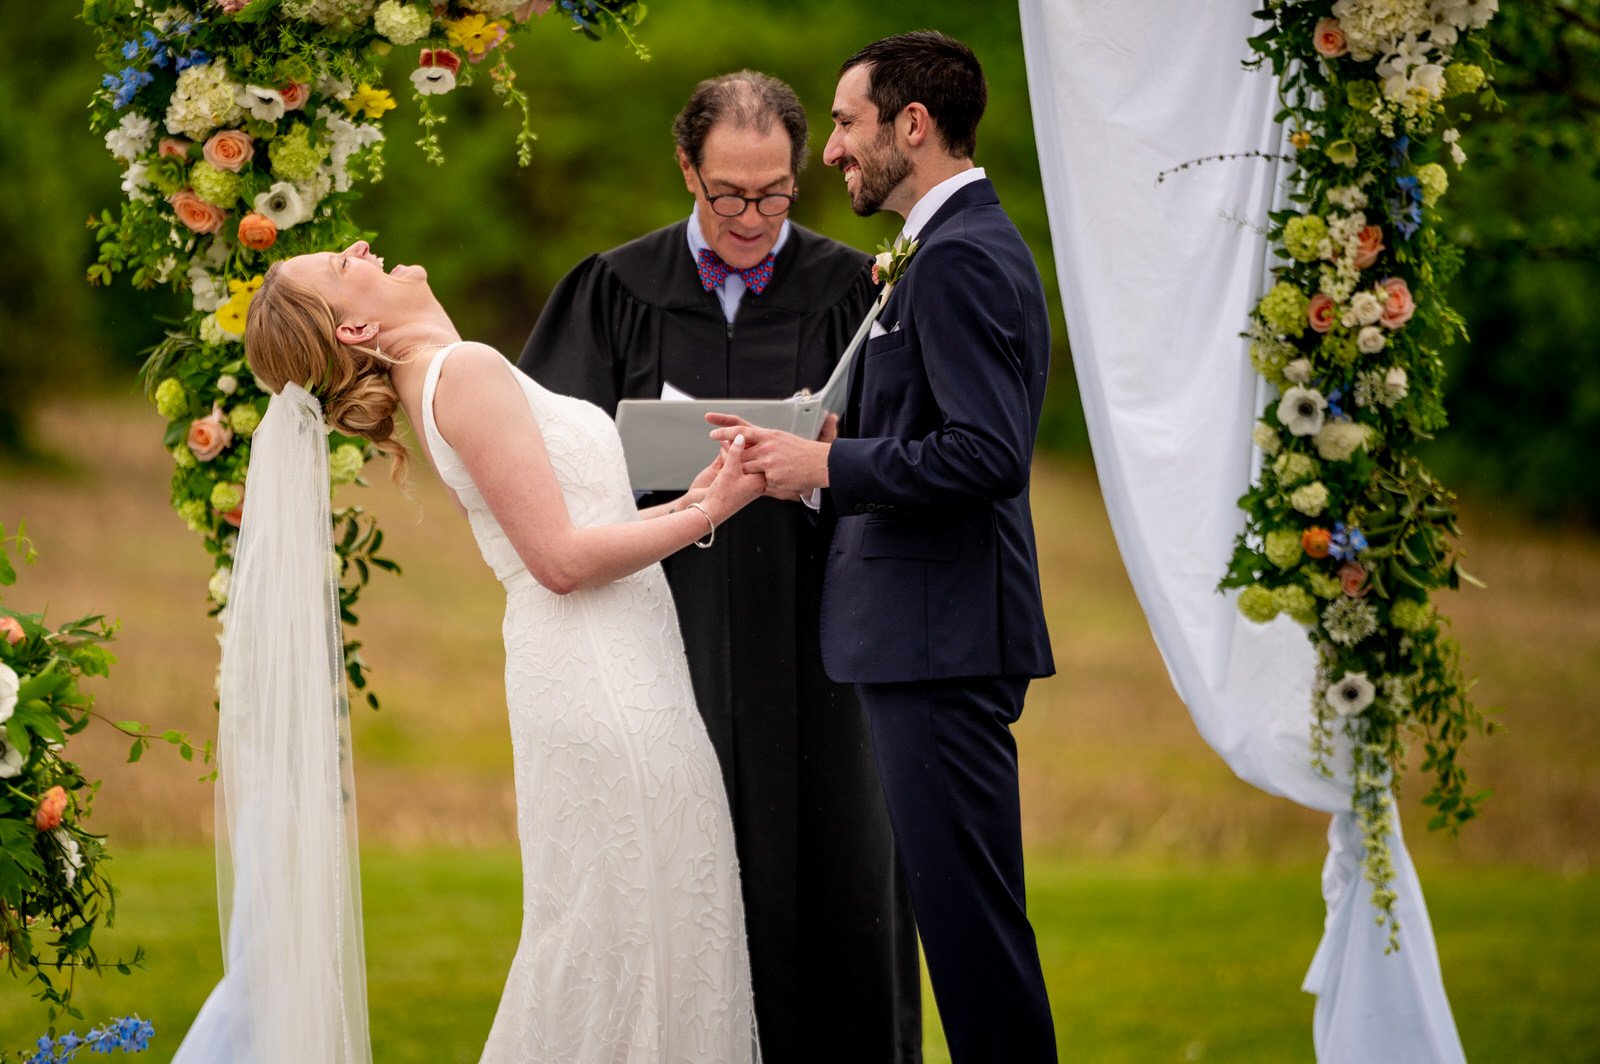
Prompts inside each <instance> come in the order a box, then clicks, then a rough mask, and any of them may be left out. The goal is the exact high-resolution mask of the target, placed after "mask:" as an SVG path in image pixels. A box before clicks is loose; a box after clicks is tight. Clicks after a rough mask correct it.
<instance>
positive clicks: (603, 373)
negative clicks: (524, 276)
mask: <svg viewBox="0 0 1600 1064" xmlns="http://www.w3.org/2000/svg"><path fill="white" fill-rule="evenodd" d="M640 313H641V308H640V306H639V304H638V303H637V301H635V300H634V299H633V297H632V296H631V295H630V294H629V293H628V292H627V291H626V290H625V289H624V288H623V287H622V284H621V282H620V281H618V280H617V278H616V275H615V274H613V273H612V271H611V268H610V267H609V266H608V265H607V264H606V262H605V260H604V259H602V258H601V257H600V256H599V255H591V256H589V258H587V259H585V260H584V261H583V262H580V263H579V264H578V265H577V266H575V267H573V268H572V271H571V272H570V273H568V274H567V275H566V276H565V277H563V278H562V279H561V281H560V283H559V284H557V285H556V287H555V290H554V291H552V292H551V293H550V298H549V300H547V301H546V302H545V305H544V310H542V311H541V312H540V314H539V320H538V321H537V322H536V323H535V324H534V326H533V332H532V333H531V334H530V335H529V336H528V342H527V343H526V344H525V345H524V346H523V348H522V356H521V357H520V358H518V359H517V366H518V367H519V368H520V369H521V370H522V371H523V372H524V373H526V374H528V376H530V377H532V378H533V379H534V380H536V381H538V382H539V383H540V384H541V385H543V386H544V387H546V388H548V389H550V390H551V391H553V392H558V393H560V394H562V395H571V396H576V397H577V398H579V399H586V400H588V401H589V402H591V403H594V404H595V405H596V406H598V407H600V408H601V409H602V410H604V411H605V412H606V413H607V414H610V415H612V416H613V417H614V416H616V412H617V402H618V400H620V399H622V398H624V395H623V386H622V382H623V380H624V379H625V376H626V368H627V367H626V365H625V360H626V358H627V357H628V354H629V353H630V351H631V350H632V349H633V347H634V345H633V344H632V342H631V338H632V336H633V334H634V333H635V332H636V331H637V330H636V328H635V326H636V324H637V321H638V318H639V315H640Z"/></svg>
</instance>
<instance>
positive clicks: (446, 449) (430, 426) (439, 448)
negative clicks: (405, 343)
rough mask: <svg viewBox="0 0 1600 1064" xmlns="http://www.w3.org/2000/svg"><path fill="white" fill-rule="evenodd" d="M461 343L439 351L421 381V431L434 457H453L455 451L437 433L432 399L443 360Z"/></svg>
mask: <svg viewBox="0 0 1600 1064" xmlns="http://www.w3.org/2000/svg"><path fill="white" fill-rule="evenodd" d="M461 343H462V341H460V340H457V341H456V342H455V343H453V344H449V345H446V346H445V347H444V348H442V349H440V351H439V353H438V354H437V355H434V356H433V361H432V362H431V363H429V364H428V374H427V376H425V377H423V379H422V431H423V434H424V435H426V436H427V439H428V450H430V451H432V452H433V453H434V454H436V455H449V456H450V457H452V458H454V457H455V449H454V448H453V447H451V446H450V445H449V444H448V443H446V442H445V439H444V435H443V434H442V433H440V431H439V422H438V420H437V419H436V418H435V417H434V416H433V397H434V396H435V395H436V394H438V391H439V373H440V371H441V370H443V369H444V360H445V359H447V358H449V357H450V352H452V351H454V350H455V349H456V347H457V346H459V345H460V344H461Z"/></svg>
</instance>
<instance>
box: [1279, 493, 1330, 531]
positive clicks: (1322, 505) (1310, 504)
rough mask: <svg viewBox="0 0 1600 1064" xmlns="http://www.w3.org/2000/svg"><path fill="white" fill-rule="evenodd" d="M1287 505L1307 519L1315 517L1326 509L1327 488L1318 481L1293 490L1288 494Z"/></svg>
mask: <svg viewBox="0 0 1600 1064" xmlns="http://www.w3.org/2000/svg"><path fill="white" fill-rule="evenodd" d="M1289 505H1290V506H1293V507H1294V508H1295V509H1296V510H1299V511H1300V512H1301V513H1303V514H1305V515H1306V516H1307V517H1315V516H1317V515H1318V514H1320V513H1321V512H1322V511H1323V510H1326V509H1327V508H1328V488H1327V486H1326V485H1324V484H1323V483H1322V481H1320V480H1314V481H1312V482H1311V483H1310V484H1305V485H1303V486H1301V487H1298V488H1295V489H1294V491H1292V492H1290V493H1289ZM1296 542H1297V543H1298V541H1296Z"/></svg>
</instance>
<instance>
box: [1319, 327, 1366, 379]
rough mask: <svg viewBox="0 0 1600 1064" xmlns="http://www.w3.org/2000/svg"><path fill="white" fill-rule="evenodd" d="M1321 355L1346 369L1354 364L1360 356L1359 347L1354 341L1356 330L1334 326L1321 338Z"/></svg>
mask: <svg viewBox="0 0 1600 1064" xmlns="http://www.w3.org/2000/svg"><path fill="white" fill-rule="evenodd" d="M1320 346H1321V351H1322V355H1323V356H1324V357H1325V358H1327V359H1328V360H1329V361H1330V362H1333V363H1334V364H1335V365H1338V366H1342V367H1344V368H1346V369H1348V368H1349V367H1351V366H1353V365H1355V364H1356V360H1357V359H1359V358H1361V357H1362V356H1361V348H1360V346H1358V345H1357V343H1356V331H1355V330H1354V329H1345V328H1339V327H1335V328H1334V329H1333V331H1331V332H1330V333H1328V335H1326V336H1324V337H1323V338H1322V344H1321V345H1320Z"/></svg>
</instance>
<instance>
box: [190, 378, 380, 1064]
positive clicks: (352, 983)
mask: <svg viewBox="0 0 1600 1064" xmlns="http://www.w3.org/2000/svg"><path fill="white" fill-rule="evenodd" d="M234 558H235V563H234V571H233V580H232V587H231V589H230V593H229V597H228V598H229V601H228V609H227V617H226V621H225V623H224V625H223V648H222V680H221V720H220V723H219V726H218V765H219V768H220V773H221V784H220V786H219V788H218V790H217V886H218V901H219V908H220V910H221V914H222V940H223V954H224V959H225V972H226V974H225V975H224V977H223V980H222V982H221V983H219V984H218V985H217V988H216V989H215V990H214V991H213V992H212V994H211V997H210V998H209V999H208V1000H207V1001H206V1004H205V1007H204V1008H203V1009H202V1010H201V1013H200V1016H199V1017H198V1018H197V1019H196V1020H195V1023H194V1026H193V1027H192V1028H191V1029H190V1031H189V1033H188V1035H187V1036H185V1039H184V1043H183V1045H182V1046H180V1047H179V1050H178V1053H177V1056H175V1057H174V1058H173V1059H174V1064H222V1062H228V1064H286V1062H290V1061H294V1062H304V1064H370V1061H371V1059H372V1050H371V1046H370V1044H369V1041H368V1030H367V1004H366V1001H367V997H366V967H365V959H364V951H363V947H362V933H361V884H360V874H359V862H358V859H357V850H356V815H355V789H354V784H353V781H352V772H351V767H352V766H351V747H350V727H349V724H350V721H349V705H348V702H347V701H346V698H345V679H344V661H343V652H342V642H341V638H340V635H341V629H340V621H339V597H338V586H337V569H336V565H337V562H336V557H335V555H334V553H333V544H332V534H331V529H330V524H329V480H328V441H327V430H326V427H325V426H324V424H323V420H322V407H321V404H320V403H318V402H317V400H316V398H315V397H313V396H312V395H310V394H309V393H308V392H306V391H305V390H304V389H303V388H300V387H298V386H297V385H294V384H288V385H285V386H284V388H283V391H282V392H281V393H280V394H278V395H275V396H273V398H272V400H271V401H270V403H269V404H268V406H267V413H266V416H265V417H264V418H263V419H262V421H261V425H260V427H259V428H258V429H257V430H256V433H255V435H254V437H253V439H252V441H251V455H250V471H249V474H248V477H247V478H246V481H245V501H244V517H243V520H242V522H241V526H240V530H239V543H238V548H237V550H236V551H235V553H234Z"/></svg>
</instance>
